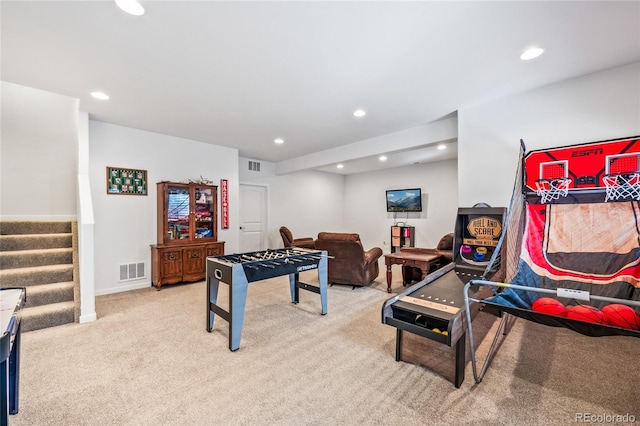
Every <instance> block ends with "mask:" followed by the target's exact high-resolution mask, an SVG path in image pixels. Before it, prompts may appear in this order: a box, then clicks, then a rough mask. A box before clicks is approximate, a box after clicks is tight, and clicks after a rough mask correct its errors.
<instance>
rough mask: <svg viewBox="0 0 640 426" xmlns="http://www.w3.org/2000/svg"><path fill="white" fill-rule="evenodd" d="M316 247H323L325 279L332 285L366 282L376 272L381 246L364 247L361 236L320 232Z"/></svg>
mask: <svg viewBox="0 0 640 426" xmlns="http://www.w3.org/2000/svg"><path fill="white" fill-rule="evenodd" d="M316 249H317V250H326V251H327V254H328V255H329V256H331V257H330V258H329V273H328V280H329V282H331V283H334V284H350V285H353V286H365V285H369V284H370V283H371V282H372V281H373V280H375V279H376V278H377V277H378V275H379V273H380V270H379V266H378V259H379V258H380V256H382V249H381V248H380V247H373V248H371V249H369V250H366V251H365V250H364V248H363V247H362V242H361V241H360V235H358V234H350V233H340V232H321V233H319V234H318V239H317V240H316Z"/></svg>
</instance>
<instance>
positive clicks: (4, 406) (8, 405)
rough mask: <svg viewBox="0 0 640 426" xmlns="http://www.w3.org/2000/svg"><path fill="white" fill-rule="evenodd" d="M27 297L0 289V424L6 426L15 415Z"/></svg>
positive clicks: (21, 291) (15, 290)
mask: <svg viewBox="0 0 640 426" xmlns="http://www.w3.org/2000/svg"><path fill="white" fill-rule="evenodd" d="M26 299H27V293H26V290H25V289H24V288H4V289H0V327H2V336H1V337H0V370H2V371H0V386H2V397H1V398H0V399H1V400H0V424H1V425H6V424H8V422H9V414H16V413H17V412H18V388H19V376H20V333H21V323H20V319H21V317H20V312H19V311H20V309H21V308H22V307H23V306H24V304H25V302H26Z"/></svg>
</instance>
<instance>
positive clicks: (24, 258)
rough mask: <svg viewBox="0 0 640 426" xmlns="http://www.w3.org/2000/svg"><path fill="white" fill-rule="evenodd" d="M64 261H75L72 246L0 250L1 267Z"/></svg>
mask: <svg viewBox="0 0 640 426" xmlns="http://www.w3.org/2000/svg"><path fill="white" fill-rule="evenodd" d="M63 263H73V249H72V248H55V249H46V250H17V251H0V269H14V268H31V267H34V266H45V265H60V264H63Z"/></svg>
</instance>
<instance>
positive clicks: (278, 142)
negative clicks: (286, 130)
mask: <svg viewBox="0 0 640 426" xmlns="http://www.w3.org/2000/svg"><path fill="white" fill-rule="evenodd" d="M273 141H274V142H275V143H277V144H278V145H281V144H283V143H284V139H281V138H278V139H274V140H273Z"/></svg>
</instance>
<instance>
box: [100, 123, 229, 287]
mask: <svg viewBox="0 0 640 426" xmlns="http://www.w3.org/2000/svg"><path fill="white" fill-rule="evenodd" d="M89 139H90V141H89V160H90V177H91V192H92V195H93V202H94V212H95V223H96V225H95V241H96V247H95V260H96V266H95V276H96V295H100V294H106V293H113V292H117V291H124V290H130V289H133V288H139V287H145V286H149V285H150V283H151V273H150V272H151V263H150V261H151V249H150V247H149V246H150V245H151V244H155V243H157V228H156V200H157V197H156V182H159V181H165V180H168V181H177V182H181V181H186V180H188V179H199V178H200V176H202V177H204V178H207V179H210V180H213V181H214V183H215V184H216V185H219V183H220V179H228V180H229V206H230V207H229V216H230V227H229V229H228V230H221V229H220V228H219V227H220V217H218V228H219V230H218V239H219V240H221V241H225V242H226V243H225V252H227V253H232V252H235V251H238V223H237V218H238V212H239V210H238V208H239V207H238V200H239V193H238V192H239V186H238V180H237V176H238V151H237V150H236V149H231V148H225V147H220V146H216V145H211V144H206V143H202V142H197V141H193V140H188V139H182V138H177V137H172V136H167V135H162V134H158V133H152V132H146V131H143V130H137V129H132V128H128V127H122V126H116V125H112V124H106V123H101V122H97V121H90V122H89ZM107 166H111V167H122V168H132V169H143V170H147V179H148V194H149V195H148V196H138V195H113V194H107V192H106V167H107ZM218 189H219V188H218ZM219 206H220V193H219V191H218V208H219ZM139 261H144V262H145V263H146V267H147V278H146V279H145V280H137V281H135V280H134V281H128V282H118V278H119V274H118V272H119V269H118V268H119V265H120V264H122V263H129V262H139Z"/></svg>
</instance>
